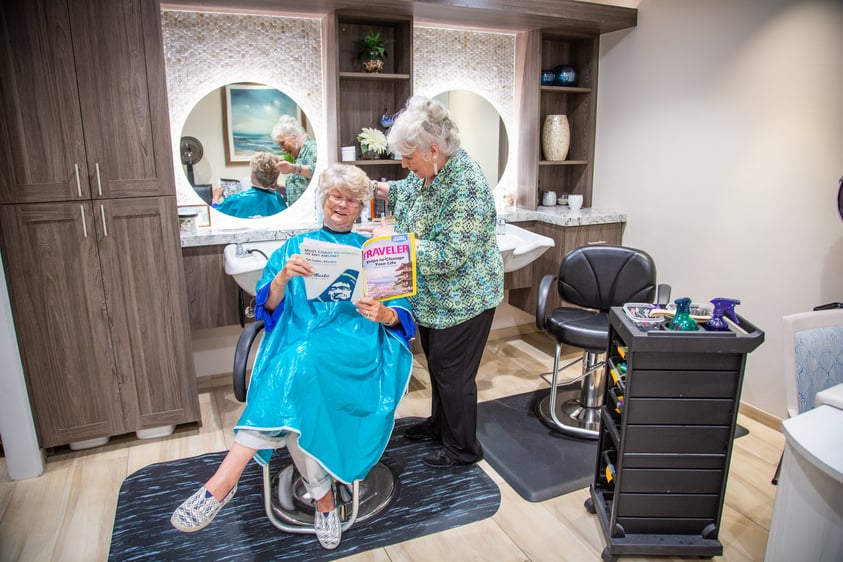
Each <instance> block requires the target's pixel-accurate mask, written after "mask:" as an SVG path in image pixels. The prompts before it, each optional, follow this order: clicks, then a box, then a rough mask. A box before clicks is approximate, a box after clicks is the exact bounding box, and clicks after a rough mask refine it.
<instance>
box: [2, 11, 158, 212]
mask: <svg viewBox="0 0 843 562" xmlns="http://www.w3.org/2000/svg"><path fill="white" fill-rule="evenodd" d="M2 17H3V21H2V42H3V56H2V59H0V65H2V74H3V77H4V78H3V85H2V104H3V105H2V112H1V113H0V115H2V117H0V135H2V140H3V142H2V143H0V145H1V146H2V148H0V150H1V151H2V153H0V154H2V155H3V161H4V165H3V166H4V169H2V174H0V175H2V180H0V203H26V202H35V201H65V200H81V199H87V198H111V197H140V196H149V195H167V194H172V193H174V187H173V185H172V179H171V176H172V173H173V167H172V149H171V148H170V134H169V123H168V112H167V111H166V107H167V97H166V96H167V93H166V82H165V75H164V57H163V51H162V42H161V29H160V15H159V5H158V2H156V1H152V0H150V1H143V2H141V1H118V2H115V1H110V0H92V1H88V0H67V1H61V0H33V1H31V2H30V1H27V2H7V3H5V4H4V7H3V12H2Z"/></svg>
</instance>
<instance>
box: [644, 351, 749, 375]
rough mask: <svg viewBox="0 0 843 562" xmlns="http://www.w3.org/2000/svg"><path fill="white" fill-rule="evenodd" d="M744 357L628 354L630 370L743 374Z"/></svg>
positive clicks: (665, 353)
mask: <svg viewBox="0 0 843 562" xmlns="http://www.w3.org/2000/svg"><path fill="white" fill-rule="evenodd" d="M743 360H744V355H743V354H741V353H684V352H671V351H668V352H662V351H659V352H647V351H640V352H631V353H628V354H627V361H629V370H630V371H636V372H637V371H638V370H640V369H677V370H681V371H685V370H703V371H733V372H737V373H740V372H743V371H742V369H743Z"/></svg>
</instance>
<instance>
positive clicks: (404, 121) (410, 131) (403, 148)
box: [386, 96, 460, 157]
mask: <svg viewBox="0 0 843 562" xmlns="http://www.w3.org/2000/svg"><path fill="white" fill-rule="evenodd" d="M386 140H387V143H388V144H389V149H390V150H391V151H392V152H397V153H398V154H402V155H404V156H407V155H410V154H412V153H413V151H414V150H416V149H421V150H428V149H430V146H431V145H433V144H436V145H438V146H439V152H441V153H442V155H443V156H446V157H447V156H450V155H452V154H453V153H454V152H456V151H457V150H459V148H460V136H459V128H458V127H457V124H456V123H454V122H453V120H451V114H450V113H449V112H448V110H447V109H446V108H445V106H444V105H442V104H441V103H439V102H438V101H436V100H433V99H429V98H426V97H424V96H413V97H411V98H410V99H409V100H407V105H406V106H404V109H402V110H401V112H400V113H399V114H398V117H396V118H395V123H393V125H392V127H390V129H389V134H388V135H387V137H386Z"/></svg>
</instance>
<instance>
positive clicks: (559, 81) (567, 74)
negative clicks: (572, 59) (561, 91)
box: [553, 64, 577, 86]
mask: <svg viewBox="0 0 843 562" xmlns="http://www.w3.org/2000/svg"><path fill="white" fill-rule="evenodd" d="M553 72H554V73H555V74H556V77H555V78H554V79H553V85H554V86H576V85H577V71H576V69H575V68H574V67H573V66H570V65H568V64H560V65H559V66H557V67H555V68H554V69H553Z"/></svg>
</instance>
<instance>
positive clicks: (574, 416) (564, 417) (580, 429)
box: [536, 381, 600, 439]
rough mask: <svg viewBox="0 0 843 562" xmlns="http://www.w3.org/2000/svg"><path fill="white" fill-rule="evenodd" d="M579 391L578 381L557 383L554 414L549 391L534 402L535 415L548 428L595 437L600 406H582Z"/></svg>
mask: <svg viewBox="0 0 843 562" xmlns="http://www.w3.org/2000/svg"><path fill="white" fill-rule="evenodd" d="M581 392H582V387H581V385H580V382H579V381H577V382H572V383H568V384H560V385H558V386H557V388H556V400H555V401H554V402H555V406H556V408H555V412H554V413H555V416H554V415H551V413H550V402H551V400H550V393H548V395H547V396H545V397H544V398H542V399H541V400H539V402H538V403H537V404H536V416H538V418H539V419H540V420H541V421H542V422H544V424H545V425H547V426H548V427H549V428H550V429H553V430H555V431H558V432H560V433H564V434H566V435H571V436H573V437H579V438H582V439H597V436H598V431H599V429H600V408H599V407H598V408H588V407H585V406H583V405H582V403H581V402H580V394H581ZM554 417H555V418H556V419H555V420H554ZM557 422H558V423H557Z"/></svg>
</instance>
